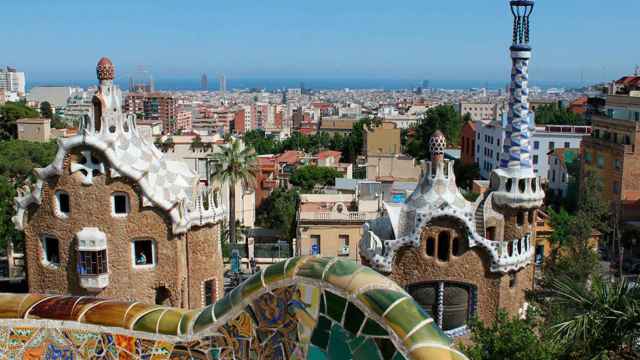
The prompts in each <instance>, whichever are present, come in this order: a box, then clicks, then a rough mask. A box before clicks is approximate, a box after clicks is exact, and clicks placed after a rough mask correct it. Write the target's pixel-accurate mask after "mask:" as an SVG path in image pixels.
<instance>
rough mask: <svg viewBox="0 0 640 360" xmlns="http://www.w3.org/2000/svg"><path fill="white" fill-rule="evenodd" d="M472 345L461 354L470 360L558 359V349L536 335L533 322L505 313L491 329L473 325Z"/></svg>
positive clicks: (476, 322)
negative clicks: (510, 316) (511, 316)
mask: <svg viewBox="0 0 640 360" xmlns="http://www.w3.org/2000/svg"><path fill="white" fill-rule="evenodd" d="M471 342H472V343H473V344H472V345H469V346H463V349H462V351H463V352H464V353H465V354H466V355H467V356H468V357H469V358H470V359H472V360H545V359H547V360H552V359H557V356H556V355H557V347H556V346H554V345H553V344H552V343H550V342H545V341H544V340H543V339H542V338H541V337H539V336H538V333H537V326H536V323H535V322H534V321H533V320H531V319H527V320H521V319H517V318H509V316H508V315H507V314H506V313H505V312H504V311H500V312H499V313H498V316H497V317H496V320H495V321H494V322H493V323H492V324H491V325H490V326H486V325H485V324H483V323H482V322H480V321H477V320H476V321H474V322H472V323H471Z"/></svg>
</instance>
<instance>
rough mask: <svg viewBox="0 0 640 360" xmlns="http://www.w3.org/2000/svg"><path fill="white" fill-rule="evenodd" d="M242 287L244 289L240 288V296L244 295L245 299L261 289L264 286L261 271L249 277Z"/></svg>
mask: <svg viewBox="0 0 640 360" xmlns="http://www.w3.org/2000/svg"><path fill="white" fill-rule="evenodd" d="M241 287H242V290H240V294H241V295H240V296H242V298H243V299H246V298H248V297H249V296H251V295H252V294H254V293H255V292H257V291H258V290H260V289H261V288H262V279H261V278H260V273H259V272H258V273H256V274H254V275H253V276H251V277H250V278H249V279H247V280H246V281H245V282H243V283H242V285H241Z"/></svg>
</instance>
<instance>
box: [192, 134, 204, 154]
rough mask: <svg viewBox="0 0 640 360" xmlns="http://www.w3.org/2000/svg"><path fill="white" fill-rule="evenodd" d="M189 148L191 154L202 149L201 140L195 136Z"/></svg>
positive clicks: (198, 136)
mask: <svg viewBox="0 0 640 360" xmlns="http://www.w3.org/2000/svg"><path fill="white" fill-rule="evenodd" d="M189 148H190V149H191V151H193V152H195V151H198V150H202V149H203V148H204V144H203V143H202V138H201V137H200V135H196V136H195V137H194V138H193V140H191V145H190V146H189Z"/></svg>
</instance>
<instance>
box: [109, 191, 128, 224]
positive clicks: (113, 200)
mask: <svg viewBox="0 0 640 360" xmlns="http://www.w3.org/2000/svg"><path fill="white" fill-rule="evenodd" d="M116 196H124V197H125V199H126V207H127V211H126V212H125V213H124V214H118V213H116ZM130 212H131V201H130V200H129V194H127V193H125V192H114V193H113V194H111V216H113V217H116V218H123V217H127V216H129V213H130Z"/></svg>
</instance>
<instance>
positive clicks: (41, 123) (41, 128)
mask: <svg viewBox="0 0 640 360" xmlns="http://www.w3.org/2000/svg"><path fill="white" fill-rule="evenodd" d="M16 123H17V125H18V140H26V141H36V142H48V141H49V140H51V120H50V119H42V118H29V119H18V121H16Z"/></svg>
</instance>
